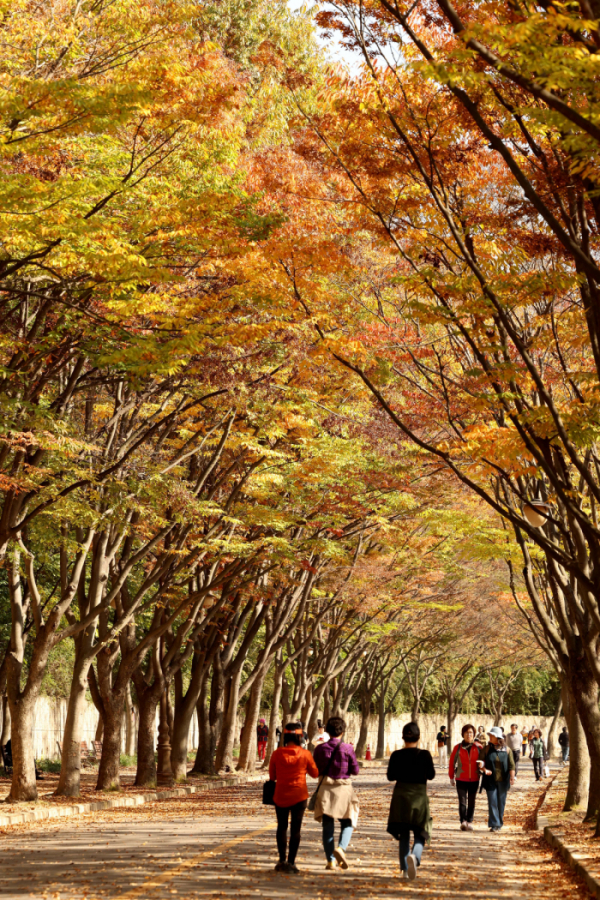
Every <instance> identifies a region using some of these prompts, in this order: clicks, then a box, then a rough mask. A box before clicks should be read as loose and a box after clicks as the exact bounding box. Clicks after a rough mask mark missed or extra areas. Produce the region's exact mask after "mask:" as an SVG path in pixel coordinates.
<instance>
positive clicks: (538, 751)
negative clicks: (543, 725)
mask: <svg viewBox="0 0 600 900" xmlns="http://www.w3.org/2000/svg"><path fill="white" fill-rule="evenodd" d="M532 759H533V771H534V772H535V780H536V781H541V780H542V778H543V777H544V765H545V763H546V760H547V759H548V750H547V749H546V744H545V743H544V739H543V738H542V732H541V731H540V729H539V728H535V729H534V732H533V741H532Z"/></svg>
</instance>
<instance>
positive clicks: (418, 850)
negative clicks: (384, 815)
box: [398, 828, 425, 872]
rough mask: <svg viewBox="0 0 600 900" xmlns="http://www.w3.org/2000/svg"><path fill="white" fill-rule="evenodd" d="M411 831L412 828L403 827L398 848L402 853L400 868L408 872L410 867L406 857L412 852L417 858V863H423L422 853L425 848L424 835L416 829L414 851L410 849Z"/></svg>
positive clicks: (414, 832)
mask: <svg viewBox="0 0 600 900" xmlns="http://www.w3.org/2000/svg"><path fill="white" fill-rule="evenodd" d="M410 832H411V829H410V828H401V829H400V833H399V837H400V844H399V847H398V850H399V853H400V868H401V869H402V871H403V872H406V871H407V869H408V866H407V864H406V857H407V856H408V854H409V853H411V852H412V854H413V856H414V857H415V858H416V860H417V865H418V866H420V865H421V855H422V853H423V849H424V847H425V840H424V839H423V837H422V835H421V834H418V833H417V832H416V831H413V835H414V841H413V847H412V851H411V849H410Z"/></svg>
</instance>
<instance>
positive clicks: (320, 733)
mask: <svg viewBox="0 0 600 900" xmlns="http://www.w3.org/2000/svg"><path fill="white" fill-rule="evenodd" d="M330 737H331V735H329V734H327V732H326V731H325V729H324V728H323V723H322V721H321V720H320V719H317V733H316V734H315V736H314V737H313V739H312V744H313V748H316V747H318V746H319V744H326V743H327V741H328V740H329V738H330Z"/></svg>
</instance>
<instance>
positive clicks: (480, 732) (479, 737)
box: [475, 725, 487, 747]
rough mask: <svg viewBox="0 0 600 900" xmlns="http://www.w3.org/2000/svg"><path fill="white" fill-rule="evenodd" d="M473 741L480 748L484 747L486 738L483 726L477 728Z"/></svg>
mask: <svg viewBox="0 0 600 900" xmlns="http://www.w3.org/2000/svg"><path fill="white" fill-rule="evenodd" d="M475 740H476V741H477V743H478V744H479V745H480V746H481V747H485V745H486V744H487V736H486V733H485V728H484V727H483V725H480V726H479V729H478V731H477V736H476V737H475Z"/></svg>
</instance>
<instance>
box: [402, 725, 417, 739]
mask: <svg viewBox="0 0 600 900" xmlns="http://www.w3.org/2000/svg"><path fill="white" fill-rule="evenodd" d="M420 737H421V729H420V728H419V726H418V725H417V723H416V722H409V723H408V725H405V726H404V728H403V729H402V740H403V741H406V743H407V744H414V743H416V742H417V741H418V740H419V738H420Z"/></svg>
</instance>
